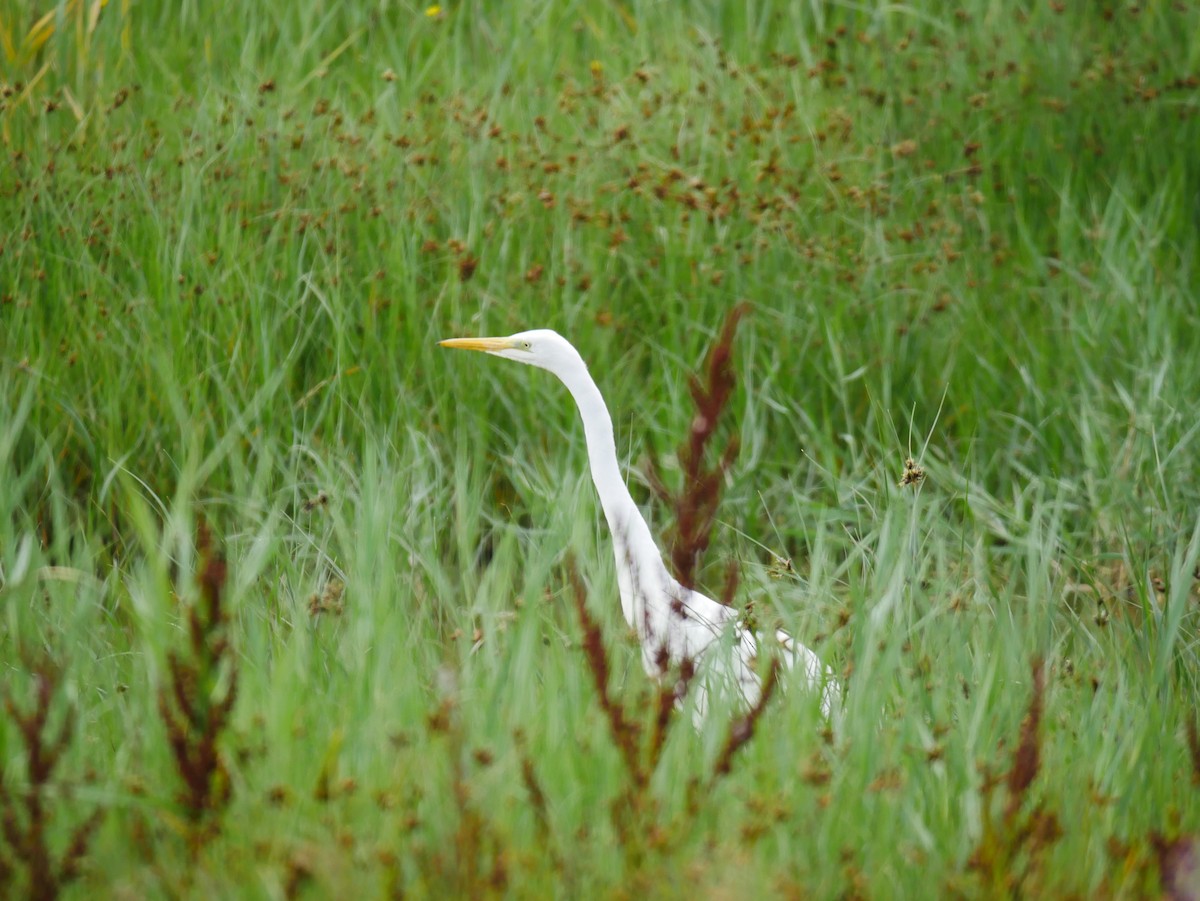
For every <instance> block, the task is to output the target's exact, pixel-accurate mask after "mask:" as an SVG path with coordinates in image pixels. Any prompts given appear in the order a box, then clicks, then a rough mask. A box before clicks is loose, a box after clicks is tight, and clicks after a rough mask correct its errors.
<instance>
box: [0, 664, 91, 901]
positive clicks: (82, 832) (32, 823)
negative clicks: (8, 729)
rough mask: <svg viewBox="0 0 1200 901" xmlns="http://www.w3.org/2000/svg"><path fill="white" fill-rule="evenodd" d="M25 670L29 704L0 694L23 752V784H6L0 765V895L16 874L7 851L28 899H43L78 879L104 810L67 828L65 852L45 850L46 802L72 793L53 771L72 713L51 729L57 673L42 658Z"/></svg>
mask: <svg viewBox="0 0 1200 901" xmlns="http://www.w3.org/2000/svg"><path fill="white" fill-rule="evenodd" d="M28 666H29V670H30V672H31V673H32V675H33V699H32V702H31V703H30V705H29V706H28V707H22V706H21V705H20V704H19V703H18V702H17V699H16V698H15V697H14V695H13V692H12V689H11V687H9V686H5V688H4V689H3V692H2V695H3V699H4V712H5V715H6V716H7V717H8V719H9V720H10V721H11V722H12V723H13V725H15V726H16V730H17V734H18V736H19V742H20V746H21V748H22V749H23V751H24V759H25V775H26V784H25V785H23V786H14V785H12V784H10V783H9V782H8V781H7V780H6V778H5V773H4V768H3V767H0V893H5V888H6V886H8V885H9V884H10V883H11V881H12V877H13V876H14V875H15V871H16V866H15V865H14V860H13V859H12V858H10V857H9V854H8V852H11V853H12V857H13V858H15V862H16V863H17V864H20V865H21V867H23V869H24V870H25V873H26V892H27V897H29V898H30V899H32V901H48V899H52V898H57V897H58V895H59V893H60V892H61V891H62V890H63V889H64V888H65V887H66V886H67V885H68V884H69V883H71V882H72V881H74V880H75V879H76V878H78V876H79V874H80V871H81V867H82V864H83V860H84V858H85V857H86V856H87V852H88V846H89V845H90V843H91V840H92V836H93V835H94V834H95V832H96V829H97V828H98V827H99V825H100V821H101V819H102V818H103V812H102V811H100V810H96V811H94V812H93V813H92V814H91V815H90V816H88V817H87V818H86V819H85V820H83V822H81V823H80V824H79V825H77V826H76V827H75V828H74V829H72V830H71V833H70V838H69V840H68V841H67V845H66V848H65V849H63V851H62V853H61V854H58V855H57V856H56V855H55V853H54V851H53V849H52V848H51V846H50V835H51V821H52V820H53V818H54V816H53V812H52V809H51V804H50V801H51V799H52V798H59V799H63V800H66V799H69V798H70V795H71V791H70V788H71V787H70V785H68V784H67V783H65V782H64V781H63V780H62V779H61V778H59V777H58V775H57V770H58V769H59V766H60V764H61V763H62V760H63V755H64V753H65V752H66V750H67V748H68V747H70V744H71V741H72V739H73V738H74V737H75V711H74V709H73V708H71V707H67V708H66V711H65V712H64V713H63V715H62V717H61V721H60V722H59V723H58V726H57V728H54V727H53V726H52V725H51V723H50V720H51V713H52V707H53V706H55V699H56V697H57V696H58V694H59V689H60V688H61V687H62V671H61V670H60V669H59V668H58V666H57V665H55V664H54V663H53V662H52V661H51V660H50V659H48V658H46V657H42V658H39V659H36V660H31V661H28ZM6 845H7V848H8V851H7V852H6V850H5V846H6Z"/></svg>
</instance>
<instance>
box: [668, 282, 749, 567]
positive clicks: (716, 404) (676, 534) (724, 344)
mask: <svg viewBox="0 0 1200 901" xmlns="http://www.w3.org/2000/svg"><path fill="white" fill-rule="evenodd" d="M749 310H750V305H749V304H748V303H745V302H743V303H739V304H737V305H736V306H734V307H733V309H731V310H730V311H729V314H728V315H727V316H726V317H725V324H724V325H723V326H722V327H721V333H720V335H719V336H718V337H717V340H716V342H715V343H714V344H713V346H712V347H711V348H709V351H708V356H707V358H706V359H705V362H704V380H703V381H701V379H700V378H699V377H698V376H695V375H693V376H692V377H691V378H690V380H689V383H688V389H689V391H690V392H691V395H692V402H693V403H694V404H695V407H696V413H695V415H694V416H693V417H692V422H691V426H690V428H689V430H688V436H687V438H686V439H685V440H684V441H683V443H682V444H681V445H680V446H679V450H678V458H679V466H680V469H681V470H682V483H681V485H680V489H679V491H678V492H674V491H672V490H671V489H669V488H668V487H667V486H666V483H665V482H664V481H663V478H662V473H661V472H660V469H659V466H658V463H657V461H656V460H655V459H654V458H653V457H651V458H650V461H649V464H648V466H647V471H646V477H647V479H648V481H649V483H650V488H651V490H652V491H653V492H654V494H655V495H656V496H657V497H658V498H659V500H661V501H663V502H664V503H665V504H666V505H667V506H668V507H669V508H670V510H671V518H672V520H673V521H674V524H673V525H672V526H671V528H670V530H669V531H668V533H667V543H668V544H669V545H670V548H671V552H670V557H671V567H672V569H673V570H674V571H675V578H676V579H678V580H679V581H680V583H682V584H683V585H684V586H685V587H686V588H694V587H695V584H696V573H697V570H698V569H699V565H700V558H701V557H702V556H703V554H704V552H705V551H706V550H708V545H709V541H710V540H711V537H712V530H713V525H714V524H715V523H716V516H717V507H718V505H719V504H720V501H721V486H722V483H723V482H724V479H725V474H726V473H727V472H729V470H730V468H731V467H732V466H733V464H734V462H735V461H736V460H737V456H738V451H739V450H740V445H739V443H738V439H737V436H736V435H731V436H730V437H729V439H728V441H726V443H725V447H724V448H722V449H721V451H720V453H719V455H718V456H717V459H716V462H715V463H714V464H713V465H711V466H709V465H708V464H707V463H706V458H707V457H708V446H709V444H710V443H711V442H712V440H713V438H714V436H715V435H716V431H717V426H718V425H719V424H720V421H721V416H722V415H723V414H724V412H725V409H726V407H727V406H728V404H729V400H730V398H731V397H732V396H733V389H734V386H735V384H736V379H735V376H734V371H733V339H734V336H735V335H736V333H737V327H738V323H739V322H740V321H741V319H742V317H743V316H745V315H746V313H748V312H749Z"/></svg>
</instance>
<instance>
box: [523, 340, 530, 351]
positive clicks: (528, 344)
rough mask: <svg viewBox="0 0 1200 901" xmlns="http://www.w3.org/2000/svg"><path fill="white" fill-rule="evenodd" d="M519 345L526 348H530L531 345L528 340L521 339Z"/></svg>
mask: <svg viewBox="0 0 1200 901" xmlns="http://www.w3.org/2000/svg"><path fill="white" fill-rule="evenodd" d="M521 346H522V347H523V348H525V349H526V350H532V349H533V346H532V345H531V344H530V343H529V342H528V341H522V342H521Z"/></svg>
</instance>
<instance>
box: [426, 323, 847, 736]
mask: <svg viewBox="0 0 1200 901" xmlns="http://www.w3.org/2000/svg"><path fill="white" fill-rule="evenodd" d="M441 344H442V346H444V347H454V348H460V349H463V350H478V351H483V352H485V353H489V354H492V355H493V356H497V357H504V358H505V359H508V360H516V361H517V362H518V363H527V364H529V365H531V366H537V367H539V368H541V369H546V370H549V371H550V372H552V373H554V374H555V375H556V376H558V378H559V379H560V380H561V381H562V383H563V384H564V385H566V386H567V390H569V391H570V392H571V396H572V397H573V398H574V399H575V404H576V406H577V407H578V408H579V415H580V418H581V419H582V420H583V430H584V434H585V436H586V438H587V449H588V462H589V463H590V466H591V471H592V482H593V483H594V484H595V486H596V493H597V494H598V495H599V497H600V505H601V507H603V509H604V517H605V519H606V520H607V521H608V528H609V531H610V532H611V533H612V539H613V551H614V553H615V555H616V561H617V582H618V585H619V586H620V591H621V610H622V611H623V612H624V614H625V620H626V621H627V622H628V623H629V625H630V626H631V627H632V628H633V629H634V630H635V631H636V632H637V636H638V639H639V641H640V643H641V647H642V663H643V665H644V666H645V669H646V672H647V673H648V674H649V675H650V676H652V677H654V678H658V677H660V676H662V675H663V674H664V673H665V672H666V671H667V670H668V669H672V668H676V667H679V666H680V664H682V663H683V661H684V660H685V659H690V660H691V661H692V662H694V663H695V664H696V666H697V675H696V679H695V681H694V682H693V683H692V686H691V689H690V691H691V693H692V694H693V695H695V698H696V714H697V717H698V718H699V717H703V715H704V712H705V710H706V709H707V706H708V695H709V693H710V692H711V691H714V690H717V691H722V690H725V689H726V688H727V687H728V688H736V690H737V691H738V692H739V693H740V694H741V696H742V697H743V698H744V699H745V701H746V703H747V704H750V705H754V704H756V703H757V702H758V700H759V697H760V694H761V683H760V680H759V677H758V675H757V674H756V673H755V670H754V663H755V659H756V657H757V656H758V652H759V644H760V642H761V640H762V639H761V636H755V635H754V634H753V633H752V632H750V631H749V630H748V629H746V628H744V627H743V626H742V625H741V624H740V623H738V622H737V611H736V610H734V609H733V608H732V607H727V606H725V605H724V604H719V603H717V602H716V601H714V600H713V599H712V598H709V597H706V596H704V595H702V594H700V593H699V592H697V591H692V590H691V589H689V588H685V587H683V586H682V585H680V584H679V583H678V582H677V581H675V579H674V578H672V577H671V574H670V573H669V572H668V571H667V567H666V565H665V564H664V563H663V559H662V554H661V553H660V552H659V549H658V546H657V545H656V544H655V543H654V537H653V536H652V535H651V534H650V527H649V526H648V525H647V524H646V520H645V519H643V518H642V514H641V512H640V511H639V510H638V508H637V505H636V504H635V503H634V502H633V498H632V496H631V495H630V494H629V489H628V487H627V486H626V485H625V480H624V479H622V478H621V472H620V466H619V464H618V462H617V450H616V444H615V442H614V440H613V427H612V419H611V417H610V416H609V413H608V407H606V406H605V404H604V398H603V397H602V396H601V395H600V389H599V388H597V387H596V383H595V381H593V380H592V377H591V375H590V374H589V373H588V368H587V364H585V363H584V362H583V358H582V357H580V355H579V352H578V351H576V350H575V348H574V347H573V346H572V345H571V343H570V342H569V341H567V340H566V339H565V338H563V337H562V336H561V335H559V334H558V333H557V332H553V331H550V330H548V329H535V330H533V331H527V332H518V333H517V334H515V335H511V336H509V337H507V338H451V339H448V340H446V341H442V342H441ZM726 634H727V635H728V638H727V639H726V640H724V641H723V640H722V636H723V635H726ZM775 641H776V643H777V646H778V654H779V656H780V659H781V660H782V661H783V662H784V663H785V665H787V666H788V667H789V668H797V667H798V668H799V669H800V670H801V671H802V672H803V674H804V681H805V684H806V685H807V686H808V688H809V690H810V691H815V692H820V694H821V709H822V711H823V712H824V713H825V715H826V716H828V715H829V714H830V710H831V708H832V707H833V704H834V701H835V698H836V694H837V684H836V682H835V681H834V679H833V677H832V674H831V673H830V671H829V669H828V668H827V667H825V666H824V665H822V663H821V661H820V659H819V658H818V657H817V655H816V654H814V653H813V652H812V651H811V650H809V649H808V648H806V647H805V646H804V645H803V644H801V643H800V642H798V641H796V640H795V639H793V638H792V637H791V636H790V635H788V634H787V633H786V632H783V631H780V630H777V631H776V632H775Z"/></svg>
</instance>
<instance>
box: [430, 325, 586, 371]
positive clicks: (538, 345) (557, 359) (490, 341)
mask: <svg viewBox="0 0 1200 901" xmlns="http://www.w3.org/2000/svg"><path fill="white" fill-rule="evenodd" d="M438 343H440V344H441V345H442V347H452V348H457V349H459V350H480V351H483V352H484V353H488V354H491V355H492V356H494V357H504V359H506V360H516V361H517V362H518V363H528V364H529V365H530V366H537V367H538V368H539V369H548V370H549V371H550V372H553V373H554V374H555V375H557V376H558V377H559V378H562V377H563V376H564V375H566V374H567V373H570V372H571V371H573V370H579V369H586V368H587V367H586V366H585V365H584V362H583V358H582V357H580V356H579V352H578V351H577V350H575V348H574V347H572V346H571V343H570V342H569V341H567V339H566V338H564V337H563V336H562V335H560V334H559V333H558V332H555V331H552V330H550V329H547V328H538V329H532V330H530V331H527V332H517V333H516V334H515V335H509V336H508V337H507V338H447V339H446V340H445V341H440V342H438Z"/></svg>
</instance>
